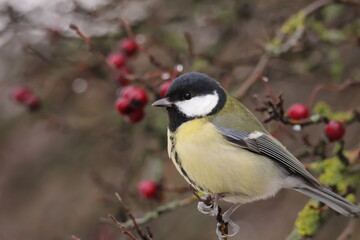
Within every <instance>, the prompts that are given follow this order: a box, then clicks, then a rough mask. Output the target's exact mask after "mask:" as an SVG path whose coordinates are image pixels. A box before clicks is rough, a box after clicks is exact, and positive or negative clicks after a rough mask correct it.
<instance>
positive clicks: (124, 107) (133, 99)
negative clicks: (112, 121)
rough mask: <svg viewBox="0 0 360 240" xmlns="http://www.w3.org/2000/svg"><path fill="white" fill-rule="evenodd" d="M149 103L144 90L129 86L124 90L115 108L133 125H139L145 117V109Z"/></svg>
mask: <svg viewBox="0 0 360 240" xmlns="http://www.w3.org/2000/svg"><path fill="white" fill-rule="evenodd" d="M147 102H148V98H147V94H146V92H145V91H144V89H142V88H140V87H135V86H127V87H125V88H123V89H122V91H121V93H120V97H119V98H118V99H117V100H116V102H115V108H116V110H117V111H118V112H119V113H120V114H122V115H124V116H125V117H126V118H127V119H128V120H129V121H130V122H131V123H137V122H139V121H141V120H142V119H143V118H144V116H145V112H144V107H145V105H146V104H147Z"/></svg>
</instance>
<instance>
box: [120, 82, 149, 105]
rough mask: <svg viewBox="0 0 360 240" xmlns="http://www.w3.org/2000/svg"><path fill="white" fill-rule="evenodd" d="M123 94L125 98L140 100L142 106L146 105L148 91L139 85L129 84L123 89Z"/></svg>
mask: <svg viewBox="0 0 360 240" xmlns="http://www.w3.org/2000/svg"><path fill="white" fill-rule="evenodd" d="M121 95H122V96H123V97H124V98H129V99H131V100H136V101H138V102H139V103H140V106H141V107H143V106H145V105H146V103H147V101H148V99H147V94H146V92H145V91H144V89H142V88H139V87H134V86H127V87H125V88H124V89H123V90H122V91H121Z"/></svg>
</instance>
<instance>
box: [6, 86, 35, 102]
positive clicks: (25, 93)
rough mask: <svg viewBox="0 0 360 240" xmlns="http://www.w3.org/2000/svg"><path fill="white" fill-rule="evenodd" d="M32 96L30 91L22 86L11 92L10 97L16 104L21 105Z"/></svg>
mask: <svg viewBox="0 0 360 240" xmlns="http://www.w3.org/2000/svg"><path fill="white" fill-rule="evenodd" d="M31 95H32V92H31V91H30V89H28V88H27V87H24V86H19V87H15V88H14V89H13V90H12V92H11V97H12V98H13V99H14V100H15V101H17V102H18V103H23V102H25V100H26V99H27V98H28V97H29V96H31Z"/></svg>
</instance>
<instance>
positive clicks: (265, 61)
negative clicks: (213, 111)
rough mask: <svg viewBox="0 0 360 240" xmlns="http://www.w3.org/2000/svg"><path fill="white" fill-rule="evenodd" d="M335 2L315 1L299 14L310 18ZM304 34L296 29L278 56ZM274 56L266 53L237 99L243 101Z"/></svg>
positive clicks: (330, 0)
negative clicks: (312, 14) (259, 74)
mask: <svg viewBox="0 0 360 240" xmlns="http://www.w3.org/2000/svg"><path fill="white" fill-rule="evenodd" d="M333 1H334V0H318V1H314V2H312V3H310V4H309V5H307V6H306V7H304V8H303V9H301V10H300V11H298V13H299V12H302V13H303V14H304V15H305V16H308V15H310V14H311V13H313V12H314V11H316V10H318V9H320V8H321V7H324V6H326V5H328V4H330V3H332V2H333ZM291 17H292V16H291ZM291 17H289V18H288V19H290V18H291ZM285 23H286V21H285ZM303 33H304V29H303V28H299V29H296V30H295V31H294V32H293V33H292V34H291V35H290V36H289V37H288V40H287V41H286V42H284V43H282V44H281V46H279V49H280V53H279V54H278V55H277V56H279V55H280V54H283V53H285V52H287V51H289V50H290V49H291V48H292V47H293V46H295V45H296V43H297V42H298V40H299V39H300V38H301V36H302V35H303ZM285 37H286V35H285V34H284V33H283V32H281V31H279V32H278V34H277V35H276V37H275V38H277V39H279V40H280V41H283V40H284V38H285ZM272 56H273V55H272V54H271V51H266V52H265V53H264V54H263V55H262V56H261V58H260V60H259V61H258V63H257V65H256V66H255V68H254V69H253V71H252V72H251V73H250V75H249V77H248V78H247V79H246V80H245V81H244V82H243V84H242V85H241V86H240V88H239V89H238V91H237V92H236V93H235V97H236V98H238V99H241V98H243V97H244V95H245V93H246V92H247V91H248V90H249V89H250V87H251V86H252V85H254V84H255V82H256V79H257V75H258V73H262V72H263V70H264V68H265V67H266V65H267V64H268V62H269V60H270V58H271V57H272Z"/></svg>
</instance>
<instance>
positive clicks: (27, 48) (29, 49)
mask: <svg viewBox="0 0 360 240" xmlns="http://www.w3.org/2000/svg"><path fill="white" fill-rule="evenodd" d="M24 49H25V52H28V53H30V54H34V55H35V56H37V57H38V58H40V59H41V60H42V61H43V62H45V63H47V64H49V65H52V64H53V63H52V61H51V60H50V59H49V58H47V57H45V56H44V55H43V54H42V53H41V52H39V51H38V50H37V49H35V48H34V47H33V46H31V45H29V44H26V45H25V48H24Z"/></svg>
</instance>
